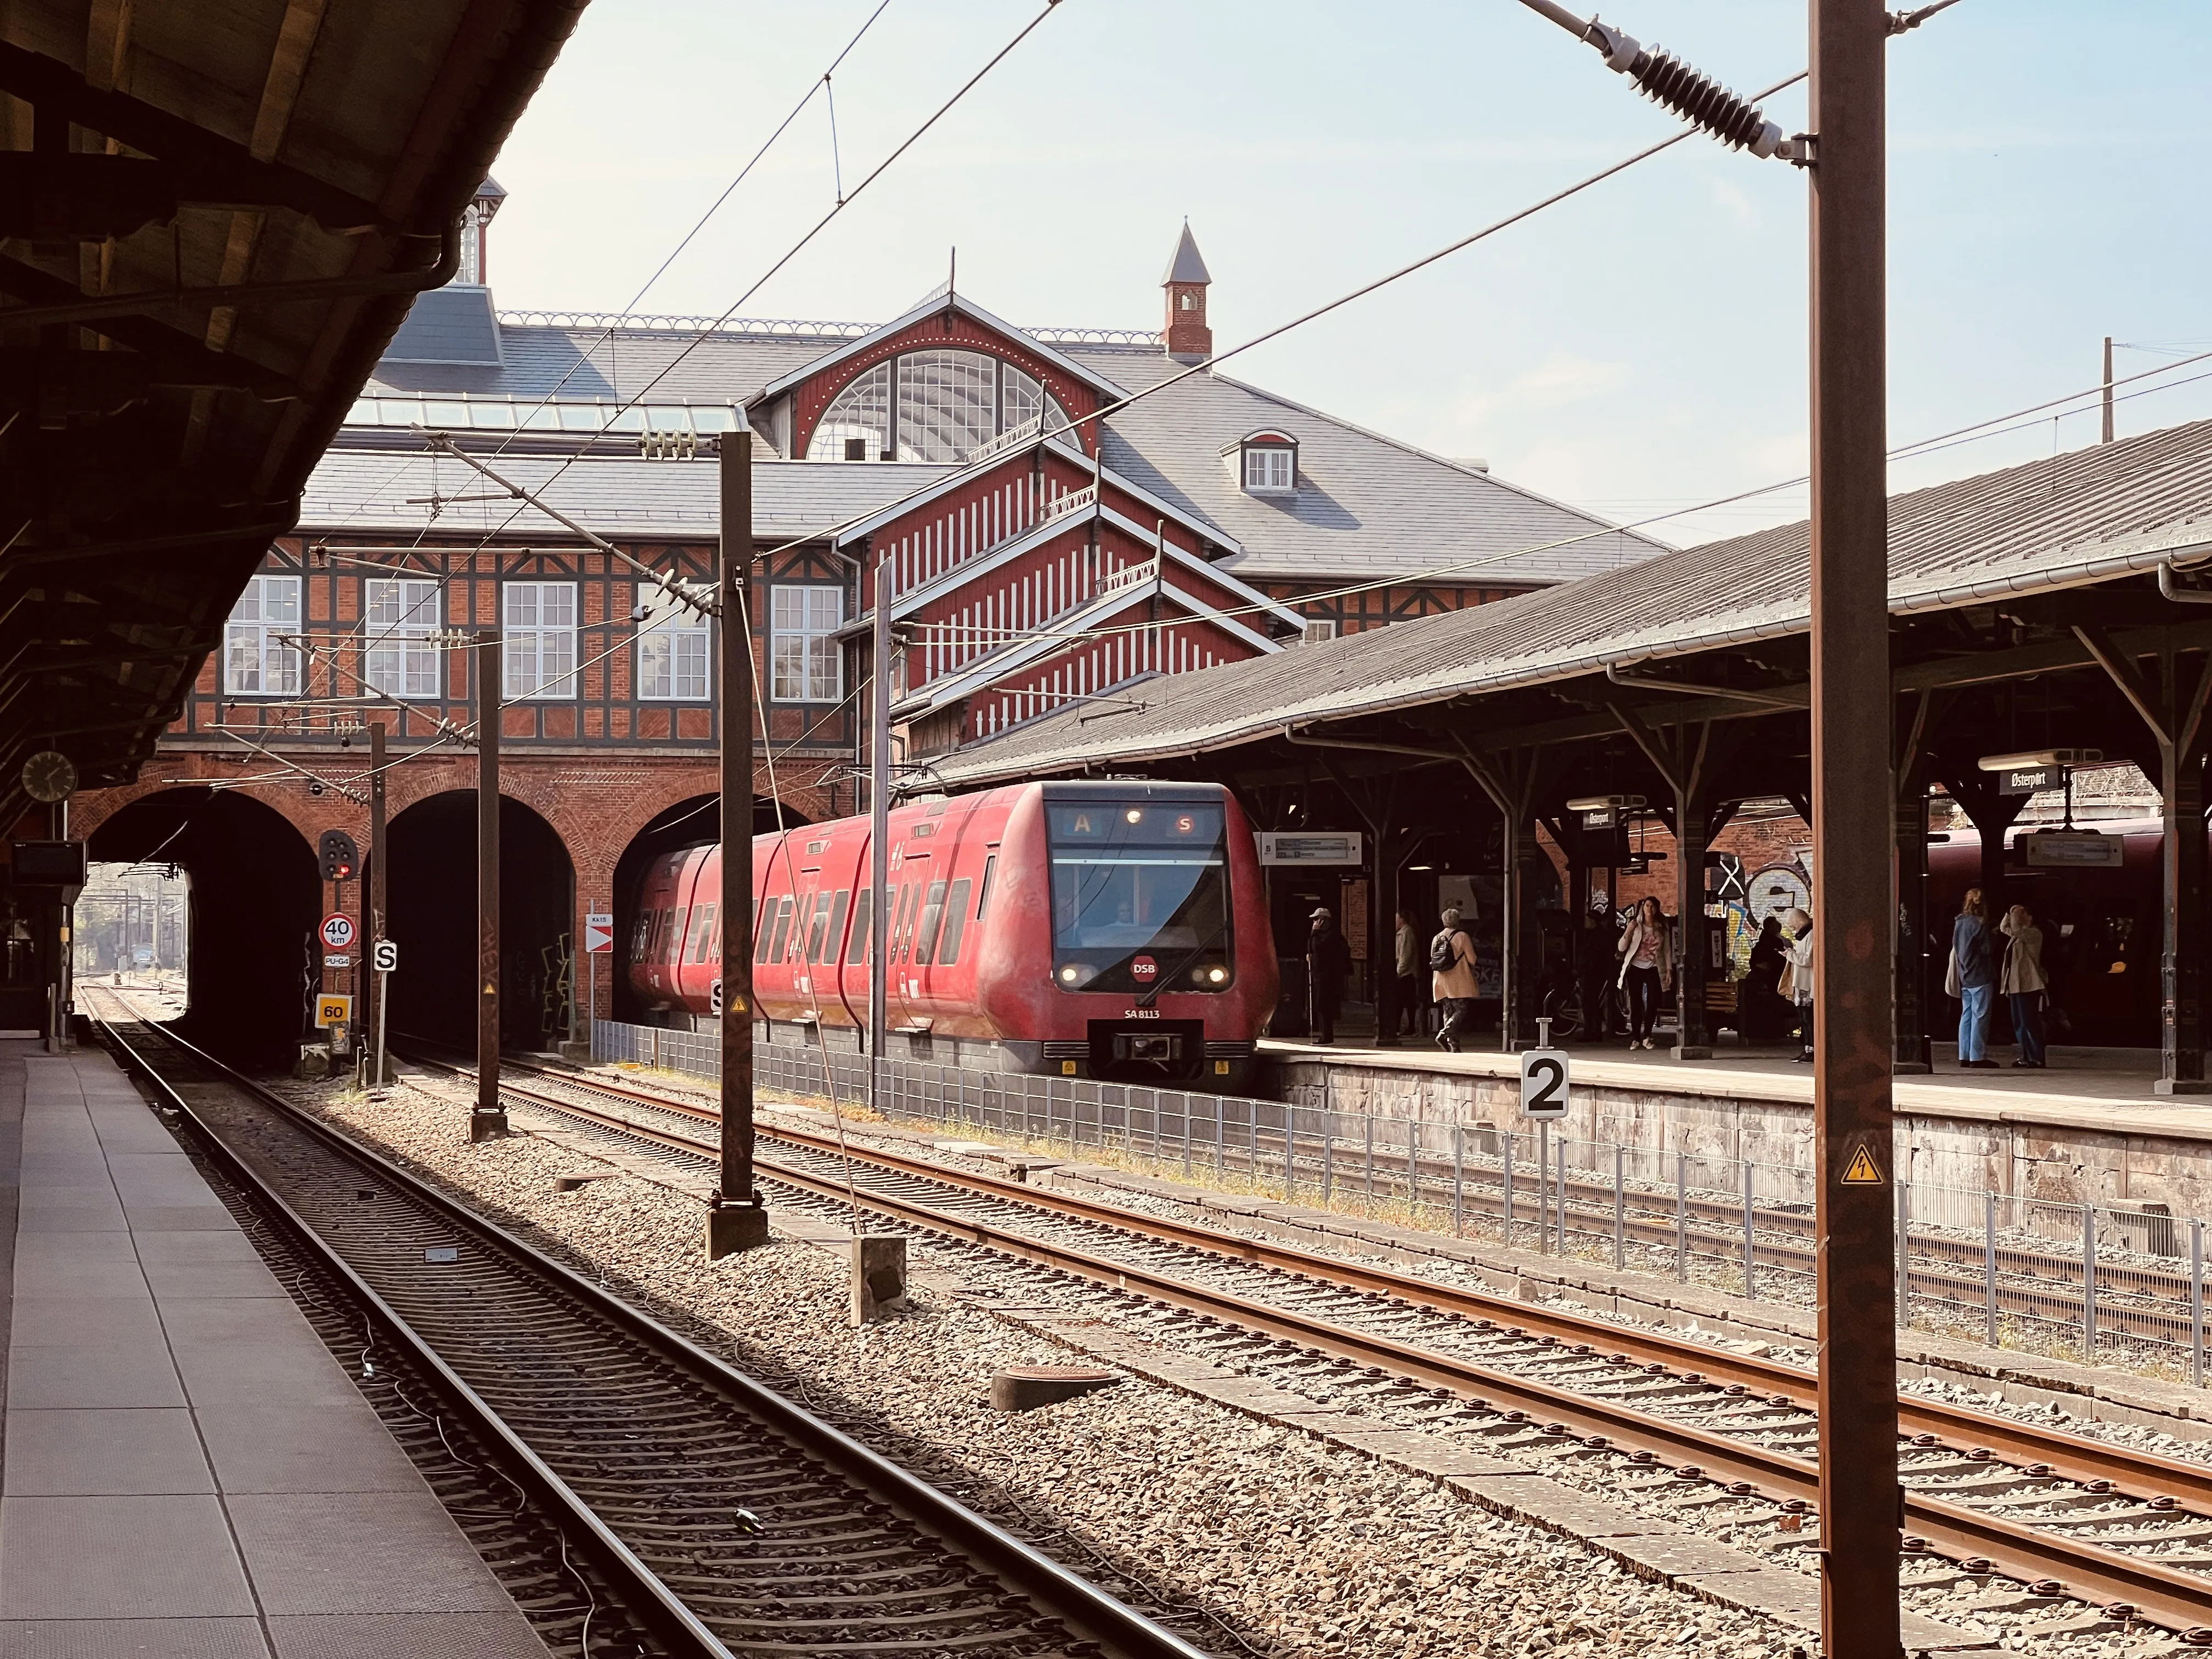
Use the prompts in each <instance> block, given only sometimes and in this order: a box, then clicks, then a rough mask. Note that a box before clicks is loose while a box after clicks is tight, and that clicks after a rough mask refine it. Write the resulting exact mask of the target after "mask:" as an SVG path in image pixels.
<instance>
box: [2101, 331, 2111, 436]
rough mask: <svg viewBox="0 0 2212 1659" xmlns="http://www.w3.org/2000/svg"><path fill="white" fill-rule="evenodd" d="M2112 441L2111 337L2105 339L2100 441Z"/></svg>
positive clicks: (2107, 336)
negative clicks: (2102, 430) (2102, 429)
mask: <svg viewBox="0 0 2212 1659" xmlns="http://www.w3.org/2000/svg"><path fill="white" fill-rule="evenodd" d="M2101 441H2102V442H2105V443H2110V442H2112V336H2111V335H2109V334H2107V335H2106V337H2105V434H2104V437H2103V438H2102V440H2101Z"/></svg>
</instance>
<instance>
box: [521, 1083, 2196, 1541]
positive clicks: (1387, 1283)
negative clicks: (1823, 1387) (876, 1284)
mask: <svg viewBox="0 0 2212 1659" xmlns="http://www.w3.org/2000/svg"><path fill="white" fill-rule="evenodd" d="M519 1069H521V1070H526V1071H529V1072H532V1073H535V1074H536V1075H538V1076H541V1077H546V1078H550V1079H556V1080H557V1081H560V1082H562V1083H564V1084H571V1085H572V1086H575V1087H580V1088H588V1089H595V1090H599V1091H602V1092H604V1093H606V1094H610V1095H612V1096H615V1097H617V1098H620V1099H628V1100H630V1101H633V1102H635V1103H637V1104H640V1105H644V1106H649V1107H652V1108H653V1109H657V1110H661V1111H670V1112H674V1113H676V1114H678V1115H683V1116H686V1117H694V1118H697V1119H699V1120H700V1121H706V1122H711V1121H714V1114H713V1113H712V1112H711V1111H710V1110H708V1109H705V1108H702V1107H699V1106H696V1105H694V1104H692V1103H690V1102H687V1101H679V1100H676V1099H674V1098H673V1097H668V1096H662V1095H654V1094H651V1093H649V1092H647V1091H642V1090H629V1089H623V1088H621V1087H619V1086H617V1085H610V1084H607V1083H603V1082H601V1081H600V1080H599V1079H596V1078H592V1079H570V1078H568V1076H566V1075H564V1074H562V1073H559V1072H557V1071H555V1070H553V1069H551V1068H550V1067H544V1066H527V1065H522V1066H519ZM508 1086H509V1087H513V1085H508ZM516 1092H518V1093H523V1094H525V1097H527V1098H539V1099H540V1103H544V1099H543V1097H535V1096H532V1095H530V1094H529V1093H528V1091H520V1090H518V1091H516ZM554 1103H556V1104H559V1105H561V1106H562V1107H564V1108H566V1107H568V1106H569V1105H570V1103H568V1102H560V1101H556V1102H554ZM761 1134H762V1136H763V1139H775V1140H782V1141H786V1142H787V1143H789V1144H791V1145H793V1146H804V1147H806V1148H807V1149H809V1150H810V1151H813V1152H829V1153H838V1154H849V1155H850V1156H852V1157H854V1158H860V1159H862V1160H863V1161H865V1162H867V1163H871V1164H877V1165H879V1166H880V1167H882V1168H884V1169H889V1170H896V1171H897V1172H899V1173H900V1174H902V1175H908V1176H916V1177H919V1178H921V1179H924V1180H929V1181H934V1182H940V1183H943V1184H945V1185H947V1186H952V1187H957V1188H967V1189H969V1190H970V1191H973V1192H975V1193H977V1194H982V1195H986V1196H988V1197H991V1198H996V1199H1001V1200H1007V1201H1010V1202H1013V1203H1017V1204H1021V1205H1025V1206H1030V1207H1031V1208H1034V1209H1041V1210H1045V1211H1048V1212H1053V1213H1056V1214H1059V1215H1060V1216H1063V1217H1066V1218H1069V1219H1071V1220H1076V1221H1085V1222H1090V1223H1092V1224H1094V1225H1101V1226H1106V1227H1111V1228H1114V1229H1115V1230H1117V1231H1123V1232H1134V1233H1139V1234H1141V1235H1144V1236H1146V1237H1151V1238H1153V1239H1156V1240H1158V1241H1159V1242H1161V1243H1169V1244H1175V1245H1178V1246H1181V1247H1182V1248H1184V1249H1197V1250H1205V1251H1208V1252H1210V1253H1212V1254H1214V1255H1226V1256H1229V1257H1231V1258H1233V1259H1235V1260H1237V1261H1243V1262H1246V1263H1248V1264H1249V1265H1252V1266H1255V1267H1273V1268H1275V1269H1277V1270H1279V1271H1281V1272H1285V1273H1298V1274H1302V1275H1304V1277H1306V1278H1309V1279H1320V1280H1322V1281H1323V1282H1326V1283H1329V1284H1333V1285H1336V1286H1338V1287H1339V1288H1340V1289H1344V1290H1352V1291H1365V1292H1368V1293H1370V1294H1374V1295H1381V1296H1388V1297H1394V1298H1395V1299H1397V1300H1400V1301H1407V1302H1412V1303H1415V1304H1419V1305H1421V1306H1424V1307H1427V1308H1430V1309H1432V1310H1436V1311H1437V1312H1442V1313H1449V1314H1453V1315H1456V1316H1461V1317H1463V1318H1468V1319H1475V1320H1489V1321H1491V1322H1493V1323H1498V1324H1506V1325H1511V1326H1516V1327H1520V1328H1524V1329H1528V1330H1533V1331H1537V1332H1540V1333H1541V1334H1545V1335H1548V1336H1553V1337H1555V1338H1557V1339H1559V1340H1561V1341H1564V1342H1568V1343H1578V1344H1588V1345H1590V1346H1600V1345H1603V1346H1607V1347H1609V1348H1610V1349H1612V1350H1613V1351H1614V1352H1625V1353H1626V1354H1627V1355H1628V1356H1629V1357H1630V1358H1633V1359H1635V1360H1636V1361H1638V1363H1639V1364H1663V1365H1666V1366H1667V1367H1668V1369H1669V1370H1692V1371H1695V1372H1696V1373H1698V1374H1699V1375H1700V1376H1703V1377H1704V1378H1706V1379H1709V1380H1716V1381H1718V1382H1720V1383H1724V1384H1725V1383H1737V1384H1740V1385H1741V1386H1742V1387H1744V1388H1746V1389H1749V1390H1750V1391H1752V1392H1753V1393H1755V1394H1760V1395H1770V1396H1771V1395H1789V1396H1790V1401H1791V1403H1792V1404H1794V1405H1799V1406H1803V1407H1807V1408H1808V1409H1810V1408H1811V1407H1814V1405H1815V1404H1817V1403H1818V1402H1817V1398H1816V1394H1815V1390H1814V1375H1813V1373H1812V1372H1810V1371H1808V1370H1801V1369H1800V1368H1798V1367H1796V1366H1795V1365H1785V1364H1781V1363H1780V1362H1778V1361H1776V1360H1771V1359H1759V1358H1753V1357H1751V1356H1750V1355H1747V1354H1741V1353H1735V1352H1730V1351H1729V1350H1727V1349H1717V1348H1712V1347H1709V1346H1705V1345H1704V1344H1702V1343H1698V1342H1692V1341H1690V1340H1687V1339H1686V1338H1682V1337H1677V1336H1672V1335H1669V1334H1667V1333H1666V1332H1664V1331H1660V1330H1656V1329H1654V1328H1650V1327H1648V1326H1628V1325H1618V1324H1614V1323H1613V1322H1609V1321H1606V1320H1601V1319H1597V1318H1595V1317H1592V1316H1587V1315H1580V1314H1573V1313H1569V1312H1566V1311H1565V1310H1559V1309H1553V1308H1547V1307H1544V1306H1541V1304H1529V1303H1525V1302H1520V1301H1516V1300H1515V1299H1513V1298H1511V1297H1505V1296H1501V1295H1498V1294H1496V1293H1494V1292H1492V1291H1480V1290H1475V1289H1472V1288H1470V1287H1468V1286H1464V1285H1450V1284H1445V1283H1442V1282H1440V1281H1438V1280H1435V1279H1423V1278H1420V1277H1418V1276H1417V1275H1414V1274H1412V1273H1401V1272H1398V1271H1395V1270H1394V1269H1392V1268H1389V1267H1379V1266H1376V1265H1374V1264H1372V1263H1369V1262H1364V1261H1354V1260H1351V1259H1347V1258H1342V1257H1336V1256H1329V1255H1318V1254H1316V1253H1314V1252H1312V1251H1310V1250H1308V1249H1304V1248H1302V1247H1300V1246H1298V1245H1296V1244H1286V1243H1278V1242H1276V1241H1273V1240H1271V1239H1263V1238H1252V1237H1246V1236H1245V1235H1243V1234H1240V1233H1229V1232H1224V1231H1220V1230H1219V1229H1217V1228H1212V1227H1207V1226H1203V1225H1199V1224H1196V1223H1194V1222H1182V1221H1176V1220H1173V1219H1170V1218H1166V1217H1164V1216H1156V1215H1149V1214H1146V1213H1144V1212H1139V1211H1134V1210H1130V1209H1125V1208H1123V1207H1121V1206H1117V1205H1114V1204H1110V1203H1107V1202H1105V1201H1103V1200H1097V1199H1085V1198H1081V1197H1078V1196H1076V1195H1075V1194H1068V1193H1061V1192H1057V1191H1054V1190H1053V1189H1052V1188H1041V1187H1033V1186H1030V1185H1028V1184H1027V1183H1025V1182H1015V1181H1006V1180H1002V1179H1000V1178H998V1177H995V1176H987V1175H981V1174H977V1173H974V1172H971V1171H969V1170H954V1169H949V1168H947V1167H945V1165H943V1164H933V1163H930V1162H927V1161H926V1160H924V1159H921V1158H908V1157H904V1156H902V1155H901V1154H899V1153H897V1152H887V1151H885V1150H884V1149H882V1148H880V1147H873V1146H868V1147H861V1146H850V1145H849V1144H848V1145H842V1146H841V1144H840V1143H839V1142H838V1141H837V1140H836V1139H835V1138H834V1137H832V1136H828V1135H819V1134H813V1133H808V1132H807V1131H805V1130H804V1129H795V1128H791V1127H783V1126H778V1127H774V1128H768V1127H763V1129H762V1130H761ZM671 1144H673V1145H676V1146H678V1147H679V1148H684V1149H688V1150H695V1151H696V1146H689V1147H688V1148H685V1146H684V1143H682V1142H681V1141H680V1139H679V1140H676V1141H674V1142H672V1143H671ZM841 1190H842V1189H841ZM1898 1404H1899V1411H1900V1412H1901V1413H1903V1414H1904V1421H1903V1426H1904V1427H1905V1429H1906V1431H1908V1432H1911V1433H1913V1434H1933V1435H1935V1436H1936V1437H1937V1439H1938V1440H1939V1441H1940V1442H1942V1443H1944V1444H1946V1445H1950V1446H1954V1447H1955V1448H1957V1449H1960V1450H1966V1449H1975V1448H1984V1449H1988V1450H1990V1451H1992V1452H1994V1453H1996V1454H1997V1455H1999V1456H2002V1457H2003V1458H2005V1459H2006V1460H2007V1461H2014V1460H2017V1461H2019V1462H2027V1463H2048V1464H2049V1465H2050V1466H2051V1469H2052V1471H2053V1472H2054V1473H2056V1474H2061V1475H2063V1476H2065V1477H2066V1478H2068V1479H2069V1480H2107V1481H2110V1482H2112V1486H2113V1489H2114V1490H2115V1491H2116V1492H2121V1493H2122V1494H2124V1495H2126V1496H2130V1497H2141V1498H2174V1499H2176V1500H2177V1501H2178V1502H2179V1503H2181V1504H2184V1505H2185V1506H2186V1507H2188V1508H2190V1509H2191V1510H2195V1511H2197V1512H2199V1513H2202V1514H2204V1515H2206V1516H2212V1467H2207V1466H2204V1465H2199V1464H2194V1463H2190V1462H2184V1461H2182V1460H2181V1459H2179V1458H2172V1457H2162V1456H2160V1455H2158V1454H2156V1453H2154V1452H2147V1451H2141V1450H2138V1449H2135V1448H2132V1447H2128V1446H2123V1445H2118V1444H2115V1443H2109V1442H2103V1441H2094V1440H2083V1439H2081V1438H2079V1437H2075V1436H2069V1435H2066V1434H2063V1433H2060V1432H2058V1431H2055V1430H2050V1429H2044V1428H2039V1427H2038V1426H2037V1425H2033V1424H2030V1423H2022V1422H2019V1421H2017V1420H2015V1419H2012V1418H2008V1417H2001V1416H1998V1415H1996V1413H1990V1412H1980V1411H1975V1410H1973V1409H1972V1408H1971V1407H1964V1406H1957V1405H1953V1404H1950V1403H1949V1402H1948V1401H1936V1400H1929V1399H1926V1398H1924V1397H1922V1396H1918V1395H1911V1394H1902V1395H1899V1401H1898Z"/></svg>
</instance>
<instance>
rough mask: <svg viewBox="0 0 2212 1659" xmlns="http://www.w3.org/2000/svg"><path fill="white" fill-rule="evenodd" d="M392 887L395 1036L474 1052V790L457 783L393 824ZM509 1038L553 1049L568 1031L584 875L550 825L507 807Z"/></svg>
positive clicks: (504, 896)
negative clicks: (579, 880) (578, 888)
mask: <svg viewBox="0 0 2212 1659" xmlns="http://www.w3.org/2000/svg"><path fill="white" fill-rule="evenodd" d="M386 837H387V839H388V842H389V844H390V847H391V859H392V878H391V884H390V886H389V888H388V889H387V896H388V900H389V903H390V908H391V931H392V939H393V940H394V941H395V942H396V943H397V944H398V946H399V971H398V972H397V973H395V974H393V975H392V991H391V994H392V1035H393V1036H395V1037H404V1036H416V1037H422V1038H424V1039H427V1040H428V1041H429V1042H435V1043H440V1044H442V1045H444V1046H446V1047H447V1048H460V1049H464V1050H469V1051H473V1050H474V1048H475V1047H476V1033H477V1024H476V1022H477V1012H476V1011H477V976H476V975H477V798H476V795H475V794H474V793H473V792H471V791H465V790H456V791H453V792H451V793H446V794H441V795H433V796H431V797H430V798H429V799H428V800H422V801H417V802H416V804H415V805H412V806H410V807H409V808H408V809H407V810H406V811H404V812H402V813H400V814H399V816H398V817H395V818H393V819H392V823H391V826H390V828H389V829H387V830H386ZM499 874H500V883H499V887H500V891H499V930H500V958H501V976H500V1043H501V1047H502V1048H524V1049H545V1048H550V1047H551V1046H552V1045H553V1044H555V1043H556V1042H562V1041H563V1040H564V1039H566V1037H567V1036H568V987H569V984H570V982H571V979H570V972H569V969H570V965H571V949H572V945H573V940H572V939H571V937H570V933H571V929H572V928H573V927H574V918H575V901H574V893H575V881H576V878H575V871H574V866H572V865H571V864H570V863H569V861H568V848H566V847H564V846H562V842H561V837H560V836H559V835H558V834H557V833H556V831H555V829H554V828H553V826H552V825H551V824H550V823H546V821H545V820H544V818H542V817H539V816H538V814H537V813H536V812H533V811H531V809H530V808H529V807H527V806H526V805H523V804H522V803H521V802H520V801H517V800H509V799H506V798H505V797H501V800H500V803H499Z"/></svg>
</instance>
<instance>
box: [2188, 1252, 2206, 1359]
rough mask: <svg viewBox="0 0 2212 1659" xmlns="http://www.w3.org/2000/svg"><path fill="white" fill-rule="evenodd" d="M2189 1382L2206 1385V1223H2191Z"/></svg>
mask: <svg viewBox="0 0 2212 1659" xmlns="http://www.w3.org/2000/svg"><path fill="white" fill-rule="evenodd" d="M2189 1382H2190V1386H2191V1387H2192V1388H2198V1389H2201V1388H2203V1386H2204V1224H2203V1222H2202V1221H2198V1220H2194V1219H2192V1220H2191V1222H2190V1224H2189Z"/></svg>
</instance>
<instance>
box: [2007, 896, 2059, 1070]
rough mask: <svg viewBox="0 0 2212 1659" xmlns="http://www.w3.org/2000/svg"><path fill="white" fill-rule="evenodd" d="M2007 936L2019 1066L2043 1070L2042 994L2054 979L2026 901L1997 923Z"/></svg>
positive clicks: (2045, 1058) (2040, 932)
mask: <svg viewBox="0 0 2212 1659" xmlns="http://www.w3.org/2000/svg"><path fill="white" fill-rule="evenodd" d="M1998 926H1999V927H2000V928H2001V929H2002V932H2003V933H2004V936H2005V953H2004V973H2003V975H2002V988H2003V990H2004V994H2005V995H2006V996H2007V997H2008V999H2009V1000H2011V1003H2012V1040H2013V1042H2015V1044H2016V1045H2017V1046H2018V1048H2019V1049H2020V1058H2019V1059H2018V1060H2015V1061H2013V1064H2014V1065H2015V1066H2021V1067H2024V1068H2027V1069H2028V1070H2033V1071H2040V1070H2041V1069H2042V1068H2043V1066H2045V1064H2046V1063H2047V1061H2048V1058H2049V1051H2048V1050H2047V1049H2046V1048H2045V1047H2044V1042H2043V994H2044V993H2045V991H2046V990H2048V989H2049V988H2050V986H2051V981H2049V980H2048V979H2047V978H2045V976H2044V972H2043V929H2041V928H2040V927H2037V926H2036V925H2035V918H2034V917H2033V915H2029V914H2028V908H2027V906H2026V905H2025V904H2015V905H2014V906H2013V907H2012V908H2011V909H2009V910H2008V911H2006V912H2005V918H2004V920H2003V921H2002V922H2000V923H1999V924H1998Z"/></svg>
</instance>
